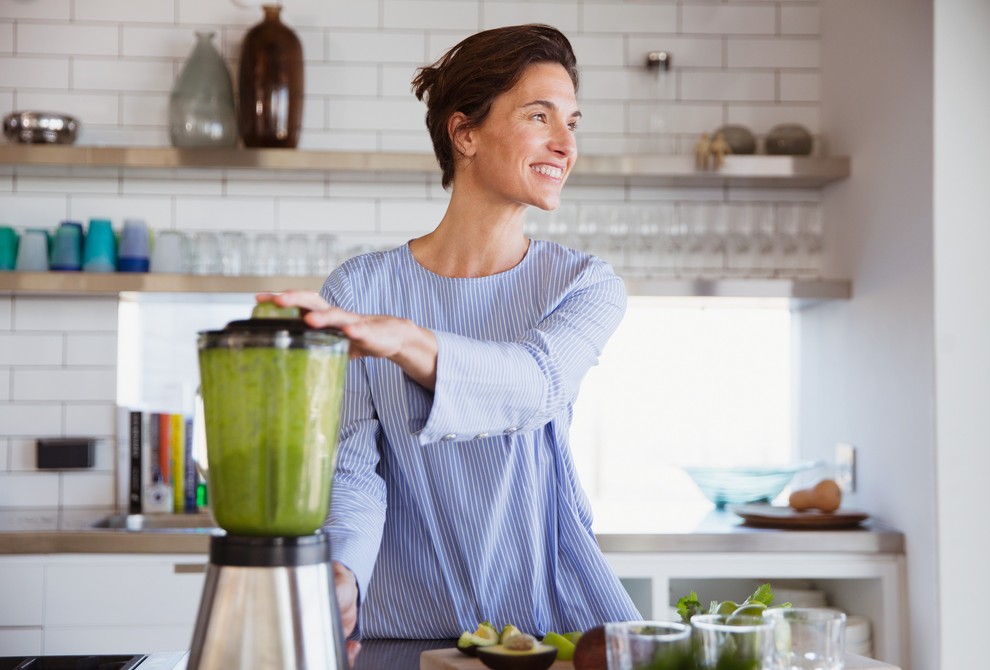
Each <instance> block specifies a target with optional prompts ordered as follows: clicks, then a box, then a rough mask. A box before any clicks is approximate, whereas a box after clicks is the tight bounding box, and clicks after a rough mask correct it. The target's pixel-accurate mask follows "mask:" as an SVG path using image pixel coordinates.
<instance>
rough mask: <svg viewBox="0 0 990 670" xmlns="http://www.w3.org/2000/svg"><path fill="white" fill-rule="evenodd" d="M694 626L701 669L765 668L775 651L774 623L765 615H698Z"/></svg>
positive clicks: (697, 656) (738, 669)
mask: <svg viewBox="0 0 990 670" xmlns="http://www.w3.org/2000/svg"><path fill="white" fill-rule="evenodd" d="M691 626H692V628H694V638H695V662H696V664H697V667H698V669H699V670H728V669H730V668H731V670H763V669H764V668H766V667H769V664H770V659H771V657H772V652H773V633H774V626H775V624H774V622H773V621H770V620H764V619H763V617H756V616H753V617H747V616H735V615H729V616H724V615H721V614H698V615H696V616H693V617H691Z"/></svg>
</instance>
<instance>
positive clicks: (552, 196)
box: [466, 63, 581, 210]
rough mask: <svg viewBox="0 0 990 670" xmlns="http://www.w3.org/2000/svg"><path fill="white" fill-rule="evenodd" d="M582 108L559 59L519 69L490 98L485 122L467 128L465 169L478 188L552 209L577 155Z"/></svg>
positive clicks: (524, 202) (556, 203) (555, 206)
mask: <svg viewBox="0 0 990 670" xmlns="http://www.w3.org/2000/svg"><path fill="white" fill-rule="evenodd" d="M580 116H581V112H580V111H578V106H577V99H576V97H575V95H574V84H573V83H571V78H570V77H569V76H568V74H567V71H566V70H565V69H564V68H563V66H561V65H559V64H558V63H538V64H536V65H531V66H529V67H528V68H526V70H524V71H523V74H522V76H521V77H520V78H519V81H518V82H517V83H516V85H515V86H513V87H512V88H511V89H509V90H508V91H506V92H505V93H503V94H501V95H499V96H498V97H497V98H495V100H494V102H493V103H492V108H491V112H490V113H489V115H488V118H487V119H485V122H484V123H483V124H482V125H481V126H480V127H478V128H475V129H473V130H471V131H469V138H466V139H468V140H469V142H470V145H469V146H470V148H471V149H473V155H471V154H469V156H470V165H469V166H468V169H471V170H476V171H477V176H478V178H479V179H478V180H477V181H476V182H475V183H477V184H480V185H481V187H482V188H485V189H486V190H488V191H489V192H490V193H491V194H492V195H494V196H496V197H497V198H502V199H505V200H506V201H509V202H512V203H516V204H519V205H524V206H526V205H532V206H534V207H539V208H540V209H545V210H552V209H556V208H557V207H558V206H559V205H560V191H561V189H562V188H563V186H564V181H566V179H567V176H568V175H569V174H570V172H571V168H572V167H573V166H574V161H575V160H576V159H577V143H576V142H575V139H574V131H575V129H576V127H577V122H578V119H579V118H580Z"/></svg>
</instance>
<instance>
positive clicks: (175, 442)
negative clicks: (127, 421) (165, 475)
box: [165, 414, 186, 514]
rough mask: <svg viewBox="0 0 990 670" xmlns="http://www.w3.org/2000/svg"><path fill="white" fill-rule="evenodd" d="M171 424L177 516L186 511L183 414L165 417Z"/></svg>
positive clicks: (172, 481) (174, 494)
mask: <svg viewBox="0 0 990 670" xmlns="http://www.w3.org/2000/svg"><path fill="white" fill-rule="evenodd" d="M165 416H166V417H167V419H168V424H169V451H170V452H171V454H170V455H171V457H172V463H171V473H172V475H171V477H170V480H169V481H170V482H171V483H172V509H173V510H174V511H175V512H176V514H181V513H182V512H185V511H186V497H185V493H184V491H185V482H186V445H185V442H186V440H185V437H184V435H185V422H184V420H183V417H182V415H181V414H167V415H165Z"/></svg>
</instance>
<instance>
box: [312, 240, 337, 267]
mask: <svg viewBox="0 0 990 670" xmlns="http://www.w3.org/2000/svg"><path fill="white" fill-rule="evenodd" d="M309 267H310V271H311V272H312V273H313V274H316V275H319V276H322V277H325V276H327V275H328V274H330V272H331V271H332V270H333V269H334V268H335V267H337V236H336V235H331V234H329V233H320V234H319V235H317V236H316V239H315V240H314V241H313V246H312V247H310V255H309Z"/></svg>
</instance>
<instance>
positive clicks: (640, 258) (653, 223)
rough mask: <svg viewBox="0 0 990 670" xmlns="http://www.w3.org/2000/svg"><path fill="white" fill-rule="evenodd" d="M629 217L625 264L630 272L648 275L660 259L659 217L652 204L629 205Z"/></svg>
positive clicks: (642, 275)
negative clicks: (629, 227) (630, 227)
mask: <svg viewBox="0 0 990 670" xmlns="http://www.w3.org/2000/svg"><path fill="white" fill-rule="evenodd" d="M629 219H630V221H631V226H632V229H631V230H630V235H629V238H628V245H627V249H626V265H627V267H628V268H629V270H630V272H632V274H634V275H636V276H639V277H649V276H651V275H652V274H654V273H655V270H656V266H657V264H658V263H659V261H660V247H661V245H662V243H663V240H662V237H661V234H660V219H659V217H658V215H657V209H656V208H655V207H653V206H652V205H642V206H635V207H631V208H630V211H629Z"/></svg>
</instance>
